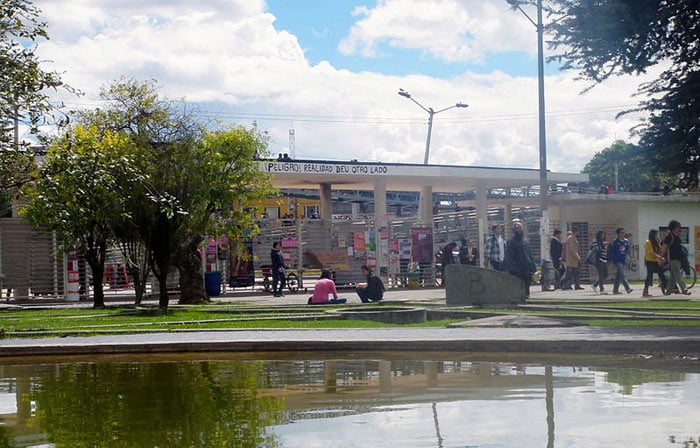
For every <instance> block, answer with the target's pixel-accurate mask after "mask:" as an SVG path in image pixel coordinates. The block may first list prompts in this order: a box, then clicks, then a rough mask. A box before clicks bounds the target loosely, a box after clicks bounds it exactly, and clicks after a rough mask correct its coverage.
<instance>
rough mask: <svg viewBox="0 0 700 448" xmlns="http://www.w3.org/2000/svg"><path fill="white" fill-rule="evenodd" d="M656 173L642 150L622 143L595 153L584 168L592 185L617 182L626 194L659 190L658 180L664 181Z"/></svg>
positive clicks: (660, 175)
mask: <svg viewBox="0 0 700 448" xmlns="http://www.w3.org/2000/svg"><path fill="white" fill-rule="evenodd" d="M659 171H660V170H659V168H658V167H657V166H656V164H655V163H654V161H653V160H649V159H648V158H647V156H646V154H645V153H644V151H643V150H642V148H640V147H639V146H637V145H632V144H629V143H625V142H624V141H622V140H617V141H615V143H613V144H612V145H611V146H609V147H607V148H605V149H604V150H602V151H601V152H598V153H596V154H595V155H594V156H593V158H592V159H591V160H590V161H589V162H588V163H587V164H586V166H585V167H584V168H583V172H584V173H586V174H588V175H589V176H590V184H591V185H593V186H598V185H609V186H614V185H615V184H616V183H617V184H618V185H624V186H625V188H626V190H627V191H654V190H658V189H659V188H660V181H661V180H666V179H665V178H664V176H663V175H662V174H661V173H659ZM616 173H617V182H616V181H615V180H616Z"/></svg>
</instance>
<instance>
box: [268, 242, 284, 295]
mask: <svg viewBox="0 0 700 448" xmlns="http://www.w3.org/2000/svg"><path fill="white" fill-rule="evenodd" d="M280 246H281V244H280V242H279V241H275V242H274V243H272V250H271V251H270V261H271V262H272V295H273V296H275V297H284V294H283V293H282V289H283V288H284V285H285V284H286V283H287V279H286V278H285V276H284V273H285V266H284V256H283V255H282V251H281V250H280Z"/></svg>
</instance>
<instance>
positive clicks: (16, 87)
mask: <svg viewBox="0 0 700 448" xmlns="http://www.w3.org/2000/svg"><path fill="white" fill-rule="evenodd" d="M42 39H48V34H47V33H46V23H44V22H41V21H40V20H39V10H38V9H37V8H36V7H34V6H33V5H32V4H31V2H30V1H28V0H3V1H2V2H0V196H1V197H2V199H1V200H0V202H2V204H3V207H6V205H5V204H9V200H10V198H11V196H12V194H13V192H14V191H15V190H16V188H17V187H19V186H21V185H22V184H24V183H25V182H27V181H28V180H29V173H30V172H31V171H32V168H33V161H34V153H33V151H30V150H29V148H27V147H26V145H23V144H22V142H20V141H19V135H18V134H17V132H16V131H17V128H18V125H19V123H20V122H23V123H26V124H29V126H30V130H31V132H33V133H36V132H38V126H39V124H40V123H41V119H42V118H43V117H44V116H46V114H47V113H49V112H50V111H51V110H54V107H53V106H52V105H51V103H49V98H48V95H47V93H46V89H49V88H53V89H57V88H59V87H61V86H63V87H65V88H67V89H68V90H69V91H70V90H71V89H70V87H68V86H65V85H64V84H63V83H62V81H61V77H60V76H59V74H58V73H56V72H49V71H45V70H43V69H42V68H41V67H40V63H41V61H39V60H38V59H37V57H36V55H35V54H34V51H35V49H36V42H37V41H39V40H42ZM27 44H29V45H27Z"/></svg>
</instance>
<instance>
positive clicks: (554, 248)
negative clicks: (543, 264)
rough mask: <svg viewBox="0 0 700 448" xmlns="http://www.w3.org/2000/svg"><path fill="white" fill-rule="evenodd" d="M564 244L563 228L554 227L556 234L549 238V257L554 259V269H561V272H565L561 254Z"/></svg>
mask: <svg viewBox="0 0 700 448" xmlns="http://www.w3.org/2000/svg"><path fill="white" fill-rule="evenodd" d="M562 249H563V246H562V244H561V230H559V229H554V234H553V235H552V239H550V240H549V257H550V258H551V260H552V266H554V269H556V270H557V271H559V274H563V273H564V272H563V269H562V268H561V254H562Z"/></svg>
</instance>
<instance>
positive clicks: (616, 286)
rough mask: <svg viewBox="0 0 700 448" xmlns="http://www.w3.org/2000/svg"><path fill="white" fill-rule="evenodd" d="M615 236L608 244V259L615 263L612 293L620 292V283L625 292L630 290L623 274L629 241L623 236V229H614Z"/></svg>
mask: <svg viewBox="0 0 700 448" xmlns="http://www.w3.org/2000/svg"><path fill="white" fill-rule="evenodd" d="M615 234H616V235H617V238H615V240H613V242H612V243H610V245H609V246H608V259H610V261H612V263H613V265H615V270H616V271H617V272H615V281H614V282H613V294H622V293H621V292H620V284H622V286H624V288H625V291H627V294H629V293H631V292H632V288H630V285H629V283H627V277H626V276H625V261H626V259H627V254H628V253H629V251H630V242H629V241H628V240H627V238H625V234H626V233H625V229H624V228H622V227H618V228H617V229H616V230H615Z"/></svg>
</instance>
